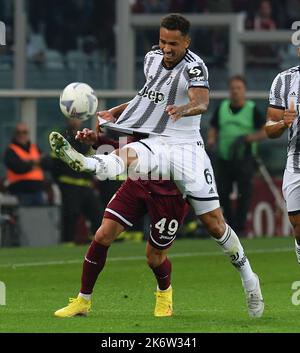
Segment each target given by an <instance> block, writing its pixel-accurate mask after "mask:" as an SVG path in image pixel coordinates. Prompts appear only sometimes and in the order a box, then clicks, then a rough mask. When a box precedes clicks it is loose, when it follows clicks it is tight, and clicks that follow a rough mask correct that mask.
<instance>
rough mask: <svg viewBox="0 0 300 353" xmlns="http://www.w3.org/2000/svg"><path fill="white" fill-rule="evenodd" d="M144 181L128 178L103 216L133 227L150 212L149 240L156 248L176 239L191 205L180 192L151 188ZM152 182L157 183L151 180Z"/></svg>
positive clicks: (167, 245)
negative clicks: (171, 192)
mask: <svg viewBox="0 0 300 353" xmlns="http://www.w3.org/2000/svg"><path fill="white" fill-rule="evenodd" d="M143 183H144V182H142V183H141V182H140V181H133V180H131V179H127V180H126V181H125V182H124V183H123V184H122V186H121V187H120V188H119V190H118V191H117V192H116V193H115V195H114V196H113V197H112V199H111V201H110V202H109V203H108V205H107V207H106V209H105V212H104V218H109V219H112V220H114V221H115V222H118V223H119V224H121V225H122V226H123V227H124V228H130V227H132V226H133V225H134V224H135V223H136V222H137V221H138V220H139V219H140V218H141V217H143V216H144V215H146V214H149V217H150V220H151V225H150V232H149V236H148V241H149V243H150V244H151V245H152V246H154V247H155V248H157V249H167V248H168V247H170V246H171V245H172V243H173V241H174V240H175V238H176V234H177V230H178V228H179V226H180V225H181V224H182V223H183V220H184V218H185V216H186V215H187V213H188V209H189V206H188V204H187V202H186V201H185V200H184V199H183V198H182V196H181V195H170V194H163V195H162V194H159V193H156V192H151V191H149V189H148V188H146V187H145V185H144V184H143ZM156 183H157V182H156ZM164 183H165V182H164ZM149 185H155V183H154V182H153V181H149ZM158 191H160V189H158Z"/></svg>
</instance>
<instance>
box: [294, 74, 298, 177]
mask: <svg viewBox="0 0 300 353" xmlns="http://www.w3.org/2000/svg"><path fill="white" fill-rule="evenodd" d="M299 103H300V80H299V81H298V94H297V104H299ZM296 129H297V130H296V143H295V150H294V153H293V169H294V172H295V173H300V119H299V118H298V120H297V128H296Z"/></svg>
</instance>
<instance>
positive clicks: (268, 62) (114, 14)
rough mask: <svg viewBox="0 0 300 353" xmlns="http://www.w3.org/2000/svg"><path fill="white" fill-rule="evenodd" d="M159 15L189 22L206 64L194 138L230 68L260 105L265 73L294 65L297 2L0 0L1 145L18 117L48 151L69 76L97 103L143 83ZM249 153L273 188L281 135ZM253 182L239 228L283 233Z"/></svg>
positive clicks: (0, 172) (222, 92) (263, 187)
mask: <svg viewBox="0 0 300 353" xmlns="http://www.w3.org/2000/svg"><path fill="white" fill-rule="evenodd" d="M261 3H267V5H265V4H264V5H262V4H261ZM268 5H270V8H271V13H270V14H269V15H270V16H269V18H268V19H267V20H266V21H262V22H259V21H258V20H257V19H258V17H259V12H260V11H262V10H261V6H266V7H267V9H265V11H267V12H268ZM168 12H180V13H184V14H186V15H187V17H188V18H189V19H190V20H191V22H192V33H191V35H192V48H191V49H192V50H193V51H195V52H196V53H197V54H199V55H200V56H201V57H202V58H203V59H204V61H205V62H206V64H207V66H208V69H209V73H210V85H211V103H210V108H209V112H208V113H207V114H206V115H205V116H204V117H203V119H202V133H203V135H204V137H205V136H206V132H207V128H208V124H209V120H210V118H211V115H212V113H213V111H214V109H215V107H216V106H217V104H218V103H219V102H220V100H221V99H223V98H225V97H227V78H228V77H229V76H230V75H232V74H236V73H241V74H244V75H245V77H246V79H247V81H248V97H249V98H252V99H254V100H255V101H256V102H257V104H258V106H259V108H260V110H261V111H262V112H265V111H266V107H267V104H268V100H267V98H268V90H269V87H270V84H271V82H272V79H273V78H274V76H275V74H277V73H278V72H279V71H281V70H284V69H285V68H289V67H291V66H294V65H297V64H298V60H299V59H298V57H297V55H296V48H295V47H294V46H293V45H292V43H291V35H292V33H293V32H292V31H291V25H292V23H293V22H294V21H295V20H296V19H297V18H296V17H297V14H299V13H300V4H299V2H298V1H293V0H287V1H285V2H282V1H279V0H271V1H245V0H220V1H217V0H215V1H211V0H209V1H208V0H189V1H183V0H182V1H181V0H163V1H162V0H101V1H100V0H65V1H58V0H42V1H40V0H0V21H2V22H4V23H5V25H6V45H5V46H0V117H1V118H0V150H1V152H2V153H3V151H4V150H5V148H6V146H7V145H8V143H9V141H10V137H11V134H12V131H13V129H14V127H15V125H16V123H17V122H18V121H20V120H24V121H26V122H28V124H29V126H30V129H31V139H32V141H34V142H37V143H38V145H39V146H40V147H41V148H42V150H43V152H45V153H48V152H49V147H48V134H49V132H50V131H52V130H55V129H60V128H62V127H63V126H64V125H65V121H64V118H63V116H62V114H61V112H60V110H59V105H58V97H59V93H60V91H61V90H62V89H63V88H64V87H65V86H66V85H67V84H68V83H70V82H74V81H82V82H86V83H88V84H89V85H91V86H92V87H93V88H94V89H95V90H96V91H97V93H98V96H99V98H100V107H99V108H101V109H102V108H109V107H111V106H113V105H114V104H117V103H118V102H123V101H124V100H127V99H128V98H130V97H132V96H133V95H134V94H135V92H136V89H138V88H139V87H141V85H142V83H143V72H142V62H143V57H144V54H145V52H147V51H148V50H149V49H150V48H151V46H152V45H153V44H157V42H158V33H157V26H158V24H159V20H160V18H161V16H162V14H166V13H168ZM93 124H94V121H90V122H88V125H89V126H92V125H93ZM259 155H260V157H261V159H262V160H263V162H264V163H265V165H266V166H267V169H268V170H269V172H270V173H271V175H272V177H273V179H274V181H275V183H276V185H277V186H278V188H279V189H280V184H281V177H282V172H283V169H284V165H285V157H286V135H283V136H282V137H281V138H280V139H276V140H273V141H272V140H266V141H263V142H262V143H260V145H259ZM0 177H1V198H0V200H1V201H0V202H1V209H2V212H3V213H5V212H7V210H6V207H7V206H8V204H9V201H7V200H8V199H7V198H5V197H6V189H5V167H4V165H3V163H0ZM49 178H50V176H49ZM50 182H51V180H50ZM255 187H256V191H257V192H255V193H254V195H253V200H252V206H251V212H250V214H249V225H248V235H249V236H252V235H254V236H261V235H270V236H272V235H279V236H281V235H288V234H289V233H290V229H289V225H288V221H287V219H286V216H285V215H284V214H282V213H280V212H279V213H278V212H277V207H276V204H275V200H274V197H273V195H272V194H271V193H270V190H269V189H268V185H267V184H266V183H265V181H264V180H263V179H262V177H261V176H260V175H259V173H258V175H257V177H256V179H255ZM99 188H100V193H101V185H100V186H99ZM105 188H106V187H105ZM112 188H113V187H112ZM102 189H103V188H102ZM233 198H234V195H233ZM54 203H55V201H54ZM58 203H59V201H58ZM13 207H14V206H13ZM2 223H3V224H2V228H1V230H2V241H0V246H1V245H5V239H4V238H5V237H7V236H10V231H9V230H8V229H7V225H6V222H5V220H4V221H3V222H2ZM9 227H10V226H9ZM191 229H193V227H192V228H191ZM0 239H1V238H0ZM6 241H7V239H6ZM3 242H4V244H3ZM8 243H9V242H8ZM8 245H9V244H8Z"/></svg>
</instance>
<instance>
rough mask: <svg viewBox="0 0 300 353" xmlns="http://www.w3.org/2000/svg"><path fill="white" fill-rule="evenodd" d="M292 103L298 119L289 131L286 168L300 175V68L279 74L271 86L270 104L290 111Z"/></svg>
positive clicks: (296, 67) (293, 68)
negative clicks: (292, 102)
mask: <svg viewBox="0 0 300 353" xmlns="http://www.w3.org/2000/svg"><path fill="white" fill-rule="evenodd" d="M291 101H294V106H295V109H296V111H297V115H298V118H297V119H295V120H294V123H293V124H292V126H291V127H290V128H289V130H288V149H287V154H288V158H287V165H286V168H287V169H288V171H290V172H294V173H300V114H299V105H300V66H295V67H292V68H290V69H288V70H285V71H283V72H281V73H279V74H278V75H277V76H276V77H275V79H274V81H273V83H272V86H271V90H270V96H269V103H270V106H271V107H273V108H277V109H288V108H289V106H290V103H291Z"/></svg>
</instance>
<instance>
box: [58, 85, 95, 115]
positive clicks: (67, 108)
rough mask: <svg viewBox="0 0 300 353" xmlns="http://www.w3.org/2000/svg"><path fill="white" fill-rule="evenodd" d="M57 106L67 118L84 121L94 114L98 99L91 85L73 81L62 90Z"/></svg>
mask: <svg viewBox="0 0 300 353" xmlns="http://www.w3.org/2000/svg"><path fill="white" fill-rule="evenodd" d="M59 106H60V109H61V111H62V113H63V114H64V115H65V116H66V117H67V118H68V119H77V120H82V121H84V120H87V119H89V118H90V117H92V116H93V115H95V113H96V111H97V108H98V99H97V97H96V95H95V93H94V90H93V89H92V87H90V86H89V85H87V84H86V83H82V82H73V83H70V84H69V85H68V86H67V87H65V88H64V90H63V91H62V93H61V95H60V98H59Z"/></svg>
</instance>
